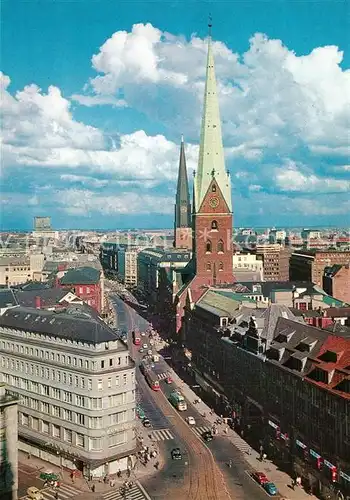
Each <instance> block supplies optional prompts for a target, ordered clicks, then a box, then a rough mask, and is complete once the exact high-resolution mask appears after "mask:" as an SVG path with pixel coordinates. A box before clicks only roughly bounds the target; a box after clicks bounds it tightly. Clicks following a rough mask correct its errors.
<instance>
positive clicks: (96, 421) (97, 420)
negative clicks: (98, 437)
mask: <svg viewBox="0 0 350 500" xmlns="http://www.w3.org/2000/svg"><path fill="white" fill-rule="evenodd" d="M89 427H90V428H91V429H100V428H101V427H102V418H101V417H90V418H89Z"/></svg>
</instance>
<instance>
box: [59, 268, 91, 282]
mask: <svg viewBox="0 0 350 500" xmlns="http://www.w3.org/2000/svg"><path fill="white" fill-rule="evenodd" d="M100 275H101V273H100V271H99V270H98V269H95V268H94V267H78V268H76V269H69V270H68V271H67V272H66V273H65V274H64V276H62V278H61V280H60V283H61V285H67V286H69V285H94V284H97V283H98V282H99V281H100Z"/></svg>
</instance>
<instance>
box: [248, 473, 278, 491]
mask: <svg viewBox="0 0 350 500" xmlns="http://www.w3.org/2000/svg"><path fill="white" fill-rule="evenodd" d="M252 478H253V479H254V480H255V481H256V482H257V483H258V484H260V486H262V487H263V488H264V490H265V491H266V492H267V493H268V494H269V495H271V496H275V495H277V493H278V490H277V488H276V485H275V484H274V483H272V482H271V481H270V480H269V479H268V478H267V476H266V474H265V473H264V472H258V471H255V472H253V473H252Z"/></svg>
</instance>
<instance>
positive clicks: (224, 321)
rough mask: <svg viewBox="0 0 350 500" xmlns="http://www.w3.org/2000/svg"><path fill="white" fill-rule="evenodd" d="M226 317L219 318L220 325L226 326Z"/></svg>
mask: <svg viewBox="0 0 350 500" xmlns="http://www.w3.org/2000/svg"><path fill="white" fill-rule="evenodd" d="M227 325H228V318H220V326H227Z"/></svg>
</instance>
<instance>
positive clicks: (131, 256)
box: [117, 247, 138, 288]
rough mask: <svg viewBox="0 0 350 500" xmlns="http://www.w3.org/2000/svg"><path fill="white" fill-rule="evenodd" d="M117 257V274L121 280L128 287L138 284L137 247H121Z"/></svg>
mask: <svg viewBox="0 0 350 500" xmlns="http://www.w3.org/2000/svg"><path fill="white" fill-rule="evenodd" d="M117 255H118V257H117V274H118V278H119V280H120V281H121V282H122V283H124V284H125V286H126V287H128V288H135V287H136V286H137V255H138V249H136V248H127V247H126V248H120V249H119V250H118V254H117Z"/></svg>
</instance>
